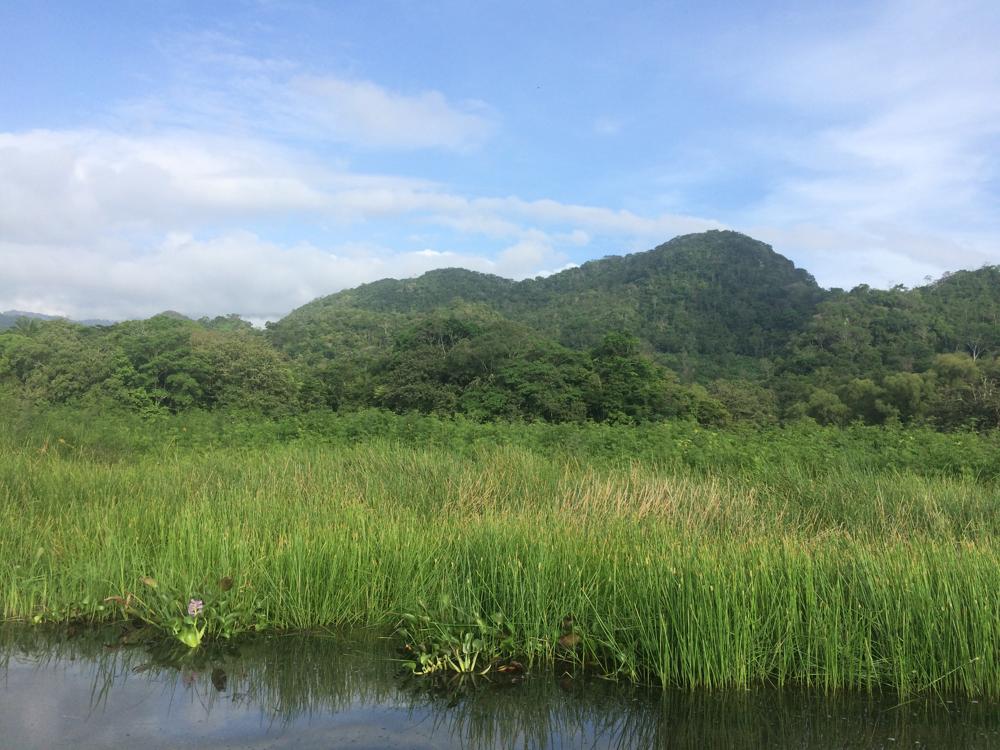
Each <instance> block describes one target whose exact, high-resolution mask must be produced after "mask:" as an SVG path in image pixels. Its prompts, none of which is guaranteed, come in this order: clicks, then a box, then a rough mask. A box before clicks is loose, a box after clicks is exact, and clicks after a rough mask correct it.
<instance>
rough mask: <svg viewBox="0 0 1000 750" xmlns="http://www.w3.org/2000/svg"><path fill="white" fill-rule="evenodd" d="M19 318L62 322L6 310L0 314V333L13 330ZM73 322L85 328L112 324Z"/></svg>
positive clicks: (35, 314) (90, 320) (60, 317)
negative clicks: (9, 329)
mask: <svg viewBox="0 0 1000 750" xmlns="http://www.w3.org/2000/svg"><path fill="white" fill-rule="evenodd" d="M20 318H28V319H29V320H63V318H62V316H60V315H45V314H44V313H36V312H27V311H25V310H6V311H4V312H2V313H0V331H3V330H6V329H7V328H13V327H14V324H15V323H17V321H18V319H20ZM73 322H74V323H80V324H81V325H85V326H109V325H112V324H113V323H114V321H111V320H98V319H88V320H76V321H73Z"/></svg>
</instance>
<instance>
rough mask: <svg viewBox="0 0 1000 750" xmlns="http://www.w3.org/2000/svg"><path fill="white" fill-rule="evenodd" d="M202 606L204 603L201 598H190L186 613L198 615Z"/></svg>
mask: <svg viewBox="0 0 1000 750" xmlns="http://www.w3.org/2000/svg"><path fill="white" fill-rule="evenodd" d="M204 608H205V603H204V602H203V601H202V600H201V599H192V600H191V601H189V602H188V614H189V615H190V616H191V617H197V616H198V615H200V614H201V611H202V610H203V609H204Z"/></svg>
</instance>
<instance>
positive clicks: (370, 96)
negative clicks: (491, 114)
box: [279, 76, 494, 149]
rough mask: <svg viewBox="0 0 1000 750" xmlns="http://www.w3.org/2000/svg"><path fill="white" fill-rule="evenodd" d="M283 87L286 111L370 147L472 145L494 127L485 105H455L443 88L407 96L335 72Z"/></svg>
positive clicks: (321, 131)
mask: <svg viewBox="0 0 1000 750" xmlns="http://www.w3.org/2000/svg"><path fill="white" fill-rule="evenodd" d="M280 90H281V91H282V92H285V93H284V96H283V97H280V98H279V101H281V107H282V110H283V112H282V114H287V115H288V116H289V117H294V118H296V120H297V121H298V122H299V123H301V122H303V120H304V121H305V122H307V123H309V124H310V126H311V128H312V129H313V131H314V132H315V133H316V134H317V135H320V136H322V137H327V138H329V139H330V140H334V141H342V142H347V143H354V144H358V145H362V146H365V147H368V148H451V149H466V148H471V147H474V146H478V145H480V144H481V143H483V142H484V141H485V140H486V139H487V138H489V136H490V135H491V134H492V132H493V129H494V126H493V124H492V122H491V121H490V119H489V118H488V116H487V109H486V107H485V105H482V104H481V103H475V102H472V103H464V104H462V105H460V106H455V105H453V104H451V103H449V102H448V101H447V100H446V99H445V97H444V95H443V94H442V93H441V92H439V91H422V92H420V93H417V94H412V95H407V94H400V93H397V92H390V91H387V90H386V89H384V88H382V87H380V86H377V85H376V84H374V83H372V82H370V81H353V80H347V79H343V78H337V77H333V76H300V77H297V78H294V79H292V80H291V81H289V82H288V83H287V84H286V85H282V86H281V87H280Z"/></svg>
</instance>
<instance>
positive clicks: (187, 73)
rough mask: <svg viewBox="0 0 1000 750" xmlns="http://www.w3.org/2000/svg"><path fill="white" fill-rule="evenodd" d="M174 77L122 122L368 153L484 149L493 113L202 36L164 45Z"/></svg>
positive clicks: (130, 108) (127, 105) (125, 110)
mask: <svg viewBox="0 0 1000 750" xmlns="http://www.w3.org/2000/svg"><path fill="white" fill-rule="evenodd" d="M163 52H164V54H165V55H166V56H167V57H168V59H169V60H170V61H171V69H170V75H171V76H172V80H171V82H170V84H169V85H168V86H166V87H165V88H164V90H161V91H158V92H156V93H155V94H152V95H148V96H145V97H142V98H138V99H134V100H131V101H128V102H124V103H121V104H119V105H118V106H117V107H116V112H117V114H118V117H119V119H120V120H121V121H122V122H123V123H124V124H126V125H127V126H129V127H132V126H135V125H136V124H141V125H147V126H148V125H150V124H152V125H154V126H156V127H163V126H173V127H181V128H190V129H196V130H199V131H206V132H222V133H233V132H237V133H244V134H256V135H258V136H261V135H263V136H266V137H279V138H280V137H288V136H291V137H296V138H308V139H310V140H313V141H317V142H324V141H325V142H331V143H337V144H344V145H345V146H355V147H359V148H363V149H382V150H386V149H388V150H408V149H427V148H432V149H447V150H456V151H466V150H469V149H473V148H476V147H479V146H481V145H482V144H483V143H485V142H486V141H487V140H489V138H490V137H491V136H492V135H493V133H494V131H495V130H496V122H495V119H496V118H495V114H494V113H493V111H492V110H491V109H490V107H489V106H488V105H487V104H486V103H484V102H482V101H477V100H471V101H452V100H450V99H449V98H448V97H447V96H446V95H445V94H444V93H443V92H441V91H437V90H434V89H423V90H419V91H412V92H407V91H394V90H390V89H388V88H386V87H384V86H380V85H379V84H377V83H375V82H374V81H370V80H365V79H363V78H359V77H355V76H347V75H343V74H339V73H335V72H330V71H322V72H316V71H311V70H306V69H304V68H303V67H302V66H300V65H298V64H296V63H295V62H293V61H290V60H287V59H268V58H260V57H256V56H254V55H252V54H249V53H248V52H247V51H246V50H244V48H243V46H242V45H241V44H239V42H237V41H235V40H233V39H230V38H228V37H226V36H224V35H220V34H213V33H205V34H198V35H193V36H188V37H182V38H180V39H176V40H174V41H173V42H172V43H170V44H166V45H163Z"/></svg>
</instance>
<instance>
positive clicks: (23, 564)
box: [0, 436, 1000, 696]
mask: <svg viewBox="0 0 1000 750" xmlns="http://www.w3.org/2000/svg"><path fill="white" fill-rule="evenodd" d="M64 440H65V441H66V442H64V443H59V442H58V437H55V436H53V439H52V441H50V442H46V443H44V444H42V445H38V444H37V443H20V444H15V443H13V442H10V441H8V442H7V443H6V444H4V443H2V442H0V614H2V616H3V617H4V618H7V619H30V618H44V619H69V618H80V617H82V618H89V619H104V618H109V617H112V616H114V612H113V610H112V609H111V608H108V605H106V604H105V603H104V599H105V598H106V597H108V596H112V595H116V596H126V595H127V594H128V593H132V594H135V595H138V596H142V595H143V586H142V584H141V583H140V578H141V577H142V576H152V577H154V578H155V579H157V580H158V581H159V582H160V585H161V587H162V588H163V589H166V590H171V591H176V592H178V594H179V597H180V598H181V599H183V598H185V597H186V596H188V595H191V596H194V595H199V596H210V595H211V591H212V586H213V585H214V582H215V581H217V580H218V579H219V578H220V577H222V576H233V577H234V578H235V580H236V584H237V586H236V589H235V591H234V592H232V593H233V601H234V608H235V611H237V612H245V613H254V616H255V618H259V620H254V621H259V622H263V623H266V625H267V626H268V627H272V628H278V629H280V628H311V627H316V626H332V627H338V626H359V625H360V626H375V627H384V628H389V627H391V626H392V625H393V624H394V623H396V622H397V621H398V619H399V617H400V615H401V614H402V613H407V612H414V611H426V612H427V613H429V614H431V615H432V617H434V618H436V619H438V620H440V621H442V622H447V623H451V624H454V625H455V626H456V627H462V626H463V625H464V624H466V623H465V622H464V620H468V621H469V622H471V621H472V620H473V619H474V617H475V616H476V615H477V614H483V615H491V614H492V613H502V614H503V615H504V617H505V618H506V620H507V621H508V622H509V623H511V628H512V631H513V632H512V635H513V637H514V638H515V640H516V641H517V642H518V643H520V644H522V645H523V646H524V650H525V652H526V653H531V654H534V655H535V658H537V659H538V660H540V661H542V662H543V663H551V662H554V661H555V660H557V659H559V658H560V657H561V656H565V654H561V653H560V647H559V645H558V634H559V624H560V622H561V621H562V619H563V618H564V617H565V616H566V615H572V616H573V618H574V621H575V628H576V630H577V632H578V633H579V634H580V635H581V636H582V637H583V649H584V652H583V658H585V659H587V660H588V661H589V662H591V663H592V664H593V665H594V666H595V668H599V669H601V670H603V671H605V672H607V673H609V674H615V675H618V676H621V677H625V678H628V679H633V680H636V681H640V682H655V683H660V684H664V685H671V686H683V687H700V686H705V687H724V686H725V687H746V686H750V685H753V684H757V683H761V682H766V683H771V684H778V685H785V684H804V685H809V686H819V687H823V688H827V689H833V688H841V687H852V688H864V689H877V688H880V687H892V688H895V689H898V690H901V691H904V692H906V691H914V690H917V691H919V690H939V691H959V692H963V693H967V694H988V695H994V696H995V695H1000V666H998V665H1000V596H998V593H997V592H998V591H1000V555H998V552H1000V544H998V538H1000V536H998V534H1000V513H998V512H997V511H998V507H997V491H996V488H995V486H994V485H993V484H992V483H991V482H988V481H981V480H978V481H977V480H976V479H974V478H962V477H949V476H921V475H919V474H916V473H913V472H903V471H898V470H891V471H889V470H875V469H863V468H854V469H851V468H848V467H837V466H832V467H830V468H828V469H827V470H825V471H824V472H822V473H816V472H810V471H809V470H808V467H804V466H797V465H795V464H789V463H785V464H778V465H777V466H775V467H766V466H765V467H762V468H759V469H751V468H744V469H743V470H739V471H732V472H727V471H718V472H705V471H702V470H698V469H696V468H692V467H687V468H685V467H677V466H674V465H665V464H664V463H662V462H656V461H647V460H642V461H631V462H630V461H628V460H626V459H625V458H624V457H623V456H619V457H618V458H617V459H616V460H614V461H598V460H592V458H591V457H588V454H587V453H586V452H583V453H576V454H574V453H573V452H565V451H549V452H543V451H540V450H537V449H530V448H525V447H518V446H513V445H504V444H500V445H492V446H491V445H485V444H480V445H474V446H471V447H466V448H464V449H462V450H455V449H452V448H450V447H441V446H435V445H433V444H432V445H430V446H427V447H422V448H421V447H413V446H412V445H411V446H410V447H405V446H404V445H403V444H402V443H401V442H399V441H395V440H391V441H384V440H379V439H374V438H372V439H367V440H364V441H362V442H360V443H358V444H356V445H353V446H349V445H346V444H343V443H341V444H334V445H322V444H320V445H310V444H308V443H307V442H305V441H301V440H300V441H292V442H291V443H287V444H282V443H278V442H275V443H273V444H271V445H269V446H266V447H236V448H227V447H218V446H217V447H209V448H205V449H202V450H198V449H194V448H190V447H177V446H173V447H171V446H161V447H159V448H155V449H150V450H146V451H142V452H139V453H137V454H136V455H134V456H131V457H129V456H128V455H127V454H125V453H122V452H117V453H116V454H115V456H114V459H113V460H109V459H108V456H107V455H106V454H102V453H100V452H99V451H91V452H88V451H84V450H82V449H79V448H78V447H73V446H70V447H67V444H68V443H69V442H70V441H69V440H68V439H66V438H64ZM181 599H179V601H180V600H181ZM249 617H250V615H249V614H248V615H247V618H248V619H247V622H245V623H243V624H244V626H250V625H251V624H252V622H251V621H250V619H249Z"/></svg>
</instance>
